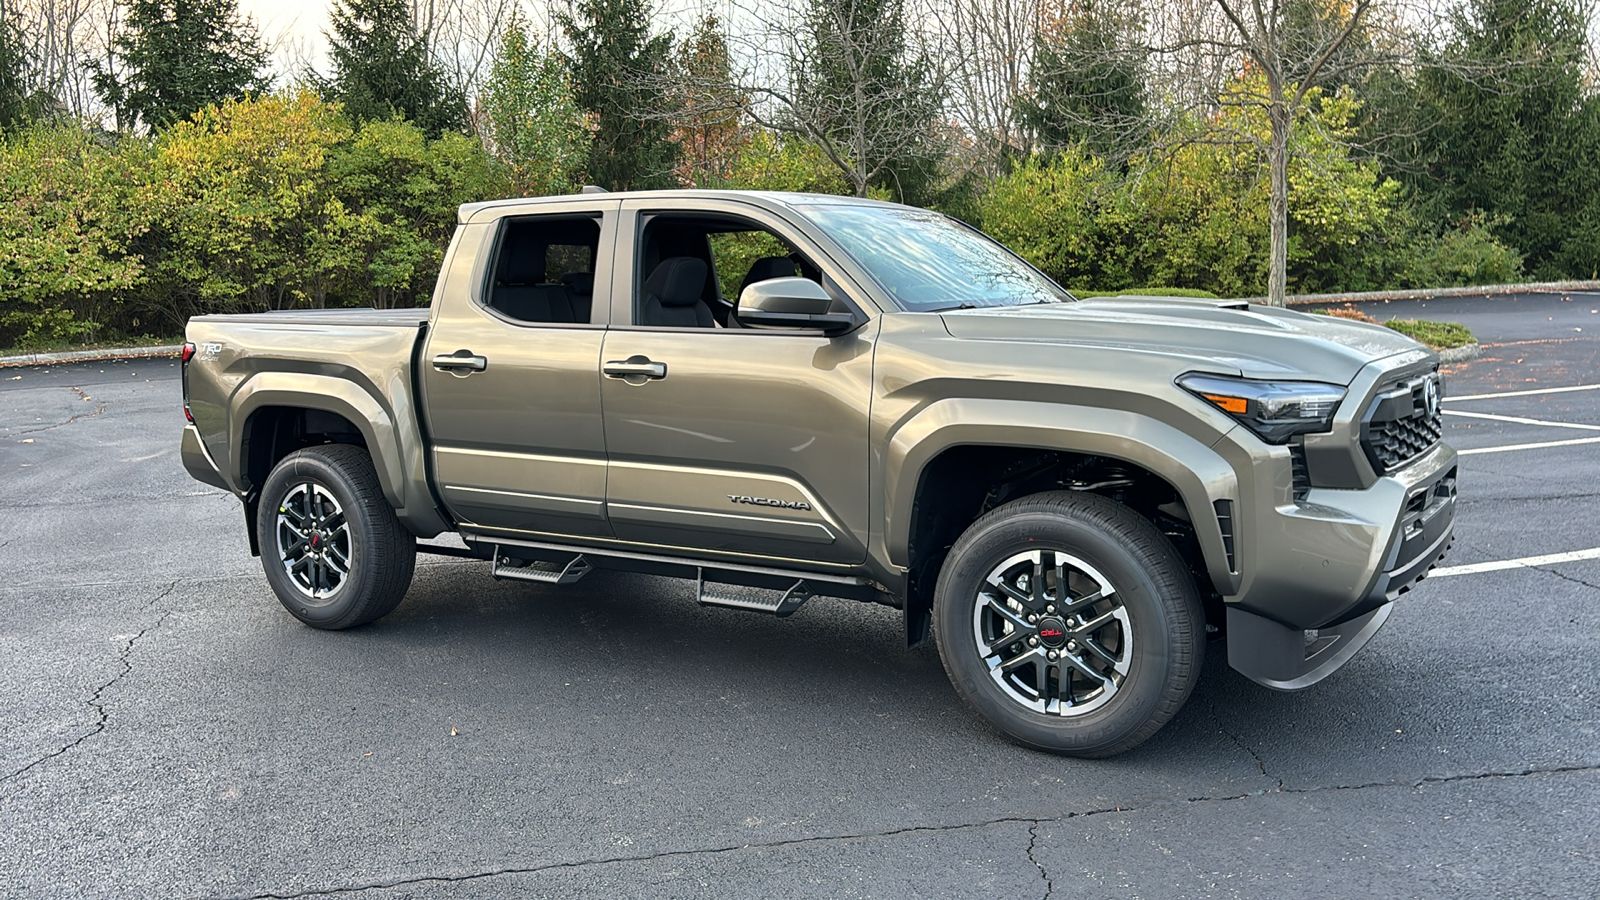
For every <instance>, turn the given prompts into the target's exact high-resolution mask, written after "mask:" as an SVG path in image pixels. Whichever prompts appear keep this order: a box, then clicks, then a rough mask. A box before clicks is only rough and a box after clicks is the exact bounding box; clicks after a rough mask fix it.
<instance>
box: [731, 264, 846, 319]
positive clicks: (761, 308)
mask: <svg viewBox="0 0 1600 900" xmlns="http://www.w3.org/2000/svg"><path fill="white" fill-rule="evenodd" d="M832 307H833V298H832V297H830V296H828V292H827V291H825V290H823V288H822V285H820V284H817V283H816V282H815V281H812V280H811V279H809V278H800V277H798V276H790V277H786V278H768V279H767V280H765V281H758V282H756V283H754V284H752V285H750V286H749V287H747V288H745V289H744V292H743V293H741V294H740V295H739V310H738V312H737V313H736V315H737V316H738V317H739V321H740V322H742V323H745V324H748V325H771V326H781V327H784V328H819V329H822V330H823V331H829V332H834V331H843V330H847V329H849V328H850V326H852V325H854V324H855V316H852V315H851V314H849V313H835V312H829V310H830V309H832Z"/></svg>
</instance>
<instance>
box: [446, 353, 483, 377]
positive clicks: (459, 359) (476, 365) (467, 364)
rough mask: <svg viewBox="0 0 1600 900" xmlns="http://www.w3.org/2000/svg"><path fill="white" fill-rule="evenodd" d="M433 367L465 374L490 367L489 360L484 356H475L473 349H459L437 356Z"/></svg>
mask: <svg viewBox="0 0 1600 900" xmlns="http://www.w3.org/2000/svg"><path fill="white" fill-rule="evenodd" d="M433 367H434V368H435V369H444V370H446V371H454V372H455V373H456V374H457V375H465V374H466V373H467V371H472V372H482V371H483V370H484V369H487V368H489V360H488V359H487V358H485V357H482V356H474V355H473V354H472V351H471V350H457V351H456V352H454V353H451V354H448V355H440V356H435V357H434V358H433ZM463 370H466V371H463Z"/></svg>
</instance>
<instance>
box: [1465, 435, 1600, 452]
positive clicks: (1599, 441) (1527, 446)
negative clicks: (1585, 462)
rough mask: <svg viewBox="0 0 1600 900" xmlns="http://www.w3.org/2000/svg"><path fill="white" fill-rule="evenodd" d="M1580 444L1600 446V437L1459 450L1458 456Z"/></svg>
mask: <svg viewBox="0 0 1600 900" xmlns="http://www.w3.org/2000/svg"><path fill="white" fill-rule="evenodd" d="M1578 444H1600V437H1592V438H1573V439H1572V440H1570V441H1541V442H1539V443H1537V444H1510V445H1508V446H1505V447H1473V448H1472V449H1471V450H1457V451H1456V454H1457V455H1458V456H1472V455H1474V454H1478V453H1509V452H1510V451H1512V450H1542V449H1544V448H1545V447H1572V446H1576V445H1578Z"/></svg>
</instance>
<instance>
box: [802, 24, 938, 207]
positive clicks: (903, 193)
mask: <svg viewBox="0 0 1600 900" xmlns="http://www.w3.org/2000/svg"><path fill="white" fill-rule="evenodd" d="M806 30H807V34H806V38H805V40H806V44H807V46H806V52H805V54H804V58H803V60H801V62H802V65H801V66H800V67H799V71H798V72H797V73H796V77H795V82H796V84H795V94H796V97H797V101H796V104H795V110H794V113H795V116H796V117H797V118H798V119H800V120H802V121H803V122H804V123H805V128H806V130H807V131H809V132H811V134H812V135H813V136H814V137H816V138H820V139H821V140H822V141H823V142H825V144H827V145H829V146H831V147H832V148H833V153H832V154H830V155H832V156H834V157H836V161H837V160H841V159H842V160H844V161H845V162H846V163H847V166H846V168H847V171H846V177H848V178H849V179H850V180H851V181H852V182H853V186H854V188H855V190H856V193H857V194H859V195H861V196H866V194H867V189H868V187H870V186H877V187H881V188H886V189H888V190H889V191H890V192H891V193H893V194H894V195H895V196H896V197H897V198H898V199H900V200H903V201H906V202H912V203H925V202H927V200H928V199H929V197H930V195H931V193H932V183H933V181H934V179H935V177H936V174H937V170H938V163H939V161H940V158H941V156H942V152H941V143H940V142H939V141H937V140H935V132H934V129H935V126H936V124H937V121H938V117H939V113H940V108H941V106H942V104H943V101H944V96H943V92H942V90H941V88H940V85H939V83H938V81H937V79H936V78H935V77H934V75H933V66H932V65H930V63H929V61H928V60H926V59H924V58H922V57H920V56H913V55H912V54H911V53H910V52H909V51H908V48H907V46H906V27H905V4H904V0H810V3H809V9H808V11H807V16H806Z"/></svg>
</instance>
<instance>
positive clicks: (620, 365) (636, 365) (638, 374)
mask: <svg viewBox="0 0 1600 900" xmlns="http://www.w3.org/2000/svg"><path fill="white" fill-rule="evenodd" d="M600 371H602V372H604V373H605V374H606V377H608V378H626V379H627V380H628V381H630V382H632V383H634V384H643V383H644V379H648V378H665V377H667V364H666V363H659V362H654V361H652V360H651V359H650V357H648V356H630V357H628V358H627V359H625V360H616V359H613V360H607V361H606V364H605V366H603V367H602V368H601V369H600Z"/></svg>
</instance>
